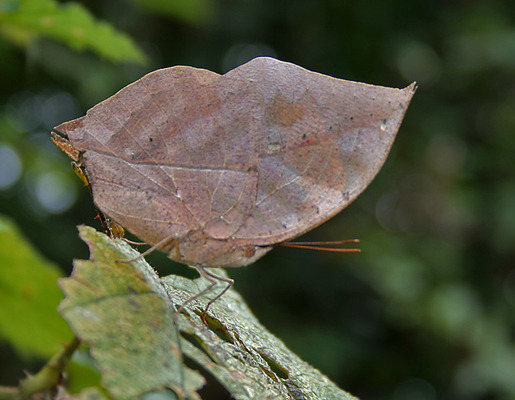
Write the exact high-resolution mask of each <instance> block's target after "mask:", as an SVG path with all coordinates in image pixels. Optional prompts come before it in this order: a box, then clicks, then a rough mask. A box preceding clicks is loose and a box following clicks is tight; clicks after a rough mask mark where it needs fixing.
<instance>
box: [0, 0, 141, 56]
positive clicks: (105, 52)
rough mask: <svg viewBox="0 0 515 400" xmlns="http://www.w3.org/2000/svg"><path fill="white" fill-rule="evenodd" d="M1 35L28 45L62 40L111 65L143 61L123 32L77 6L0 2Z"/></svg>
mask: <svg viewBox="0 0 515 400" xmlns="http://www.w3.org/2000/svg"><path fill="white" fill-rule="evenodd" d="M0 28H1V30H0V32H2V33H3V35H4V36H6V37H7V38H9V39H10V40H11V41H13V42H15V43H17V44H19V45H23V46H27V45H28V44H29V43H30V42H31V41H33V40H34V39H35V38H37V37H48V38H52V39H55V40H58V41H61V42H63V43H65V44H67V45H68V46H70V47H72V48H73V49H76V50H91V51H93V52H96V53H97V54H99V55H100V56H102V57H105V58H106V59H108V60H110V61H114V62H122V61H125V62H137V63H143V62H145V55H144V54H143V53H142V51H141V50H139V49H138V47H137V46H136V45H135V44H134V43H133V42H132V40H131V39H130V38H129V37H128V36H126V35H125V34H123V33H120V32H117V31H116V30H115V29H114V28H113V27H112V26H111V25H109V24H108V23H106V22H102V21H97V20H95V18H94V17H93V16H92V15H91V14H90V13H89V11H88V10H86V9H85V8H84V7H83V6H82V5H80V4H78V3H71V2H70V3H65V4H59V3H57V2H56V1H54V0H18V1H3V2H1V3H0Z"/></svg>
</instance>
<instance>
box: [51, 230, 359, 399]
mask: <svg viewBox="0 0 515 400" xmlns="http://www.w3.org/2000/svg"><path fill="white" fill-rule="evenodd" d="M80 234H81V236H82V238H83V239H84V240H85V241H86V242H87V243H88V245H89V247H90V251H91V261H84V260H79V261H76V263H75V269H74V272H73V274H72V276H71V277H70V278H66V279H63V280H62V281H61V285H62V288H63V290H64V291H65V293H66V300H65V301H63V303H62V305H61V313H62V315H63V316H64V317H65V319H66V320H68V321H69V323H70V325H71V326H72V328H73V330H74V331H75V333H76V334H77V335H78V336H79V338H81V339H82V340H83V341H84V342H86V343H87V344H88V345H89V346H90V347H91V355H92V357H93V358H94V359H95V361H96V363H97V365H98V366H99V369H100V370H101V371H102V374H103V382H104V385H105V387H106V389H107V390H108V391H109V392H110V394H111V395H112V396H114V397H116V398H124V399H128V398H132V397H134V396H138V395H141V394H143V393H146V392H149V391H155V390H159V389H161V388H163V387H170V388H172V389H173V390H174V391H180V390H181V389H182V390H183V393H184V392H186V393H187V395H188V396H190V397H192V398H195V397H196V394H195V393H194V392H193V390H196V388H198V387H199V386H200V383H201V381H200V380H199V377H198V375H196V374H193V371H192V370H190V369H189V368H188V367H186V366H185V365H184V363H183V358H184V359H187V360H189V364H188V365H192V364H193V365H197V366H199V367H202V368H201V371H202V373H203V374H205V375H210V376H213V377H215V379H216V380H218V381H219V383H220V384H221V385H223V386H224V387H225V388H226V389H227V391H228V392H229V393H230V394H231V395H232V396H233V397H234V398H235V399H325V400H331V399H354V397H352V396H351V395H349V394H348V393H346V392H344V391H343V390H341V389H339V388H338V387H336V385H334V383H332V382H331V381H330V380H329V379H328V378H326V377H325V376H324V375H322V374H321V373H320V372H319V371H318V370H316V369H314V368H313V367H311V366H310V365H308V364H306V363H305V362H303V361H302V360H300V359H299V358H298V357H297V356H296V355H295V354H293V353H292V352H291V351H290V350H289V349H288V348H287V347H286V346H285V345H284V344H283V343H282V342H281V341H280V340H279V339H277V338H276V337H274V336H273V335H272V334H271V333H269V332H268V331H267V330H266V329H265V328H264V327H263V326H262V325H260V323H259V321H258V320H257V319H256V318H255V317H254V316H253V315H252V313H251V311H250V310H249V309H248V307H247V306H246V305H245V303H244V301H243V299H242V298H241V297H240V296H239V295H238V294H237V293H236V292H235V291H234V290H232V289H231V290H229V291H228V292H227V293H226V294H225V295H224V296H223V297H222V298H220V299H219V300H217V301H216V302H215V303H214V304H213V305H212V307H211V308H210V311H209V315H208V316H207V318H206V320H207V326H206V325H205V324H204V323H203V322H202V320H201V318H200V314H201V313H202V311H203V310H204V308H205V306H206V304H207V302H208V301H209V299H210V298H212V297H213V296H215V295H216V294H217V293H219V290H220V289H221V288H220V287H216V288H215V289H213V290H212V291H210V292H209V293H208V296H201V297H200V298H198V299H196V300H194V301H191V302H190V303H188V305H187V307H186V308H185V309H184V310H183V313H181V314H179V315H178V318H177V321H176V323H174V315H175V314H174V305H175V306H176V305H177V304H182V303H183V302H184V301H185V300H186V299H188V298H190V297H191V296H193V295H194V294H197V293H199V291H201V290H202V289H203V288H205V287H206V285H207V282H206V281H204V280H203V279H200V278H199V279H196V280H189V279H186V278H184V277H180V276H175V275H170V276H167V277H165V278H163V279H159V278H158V277H157V275H156V274H155V272H154V271H153V270H152V268H151V267H150V266H149V265H148V264H147V263H146V262H145V261H144V260H143V259H140V260H137V261H134V258H135V257H136V256H137V255H138V254H139V253H137V252H136V251H134V250H132V249H131V248H130V246H129V245H128V244H127V243H125V242H123V241H121V240H111V239H109V238H108V237H107V236H105V235H104V234H101V233H98V232H96V231H95V230H93V229H92V228H89V227H80ZM117 260H133V261H132V262H130V263H120V262H117ZM223 273H224V272H223V271H217V274H223ZM172 299H173V301H172ZM179 331H180V334H179ZM178 339H179V341H178ZM182 377H184V378H182ZM185 387H186V388H187V389H186V390H185V389H184V388H185ZM197 398H198V397H197Z"/></svg>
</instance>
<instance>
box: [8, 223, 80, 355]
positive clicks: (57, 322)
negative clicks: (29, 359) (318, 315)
mask: <svg viewBox="0 0 515 400" xmlns="http://www.w3.org/2000/svg"><path fill="white" fill-rule="evenodd" d="M60 276H61V273H60V271H59V268H58V267H57V266H55V265H53V264H51V263H49V262H48V261H46V260H44V259H43V258H42V257H41V256H40V255H39V254H38V253H37V252H36V250H35V249H34V248H33V247H32V246H31V245H30V244H29V243H27V241H26V240H25V239H24V238H23V237H22V236H21V235H20V233H19V232H18V230H17V229H16V227H15V226H14V224H13V223H12V222H11V221H9V220H7V219H6V218H4V217H1V216H0V304H1V306H0V337H1V338H3V339H5V340H7V341H9V342H10V343H11V344H12V345H13V346H14V347H15V348H16V350H17V351H18V352H19V353H20V354H22V355H24V356H42V357H48V356H51V355H53V354H54V353H55V352H57V351H58V350H59V349H60V348H61V343H62V342H65V341H67V340H69V339H70V337H71V332H70V330H69V328H68V326H67V325H66V323H65V322H64V321H63V319H62V318H61V317H60V316H59V314H58V313H57V306H58V304H59V301H60V300H61V299H62V297H63V295H62V293H61V291H60V290H59V288H58V286H57V279H58V278H59V277H60Z"/></svg>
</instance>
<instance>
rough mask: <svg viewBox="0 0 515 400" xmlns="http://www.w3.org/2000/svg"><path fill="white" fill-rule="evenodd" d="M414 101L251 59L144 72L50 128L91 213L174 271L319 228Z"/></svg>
mask: <svg viewBox="0 0 515 400" xmlns="http://www.w3.org/2000/svg"><path fill="white" fill-rule="evenodd" d="M414 91H415V85H414V84H412V85H410V86H409V87H407V88H405V89H402V90H401V89H393V88H386V87H380V86H373V85H366V84H362V83H355V82H350V81H345V80H341V79H336V78H331V77H328V76H325V75H321V74H317V73H313V72H309V71H307V70H305V69H303V68H300V67H298V66H296V65H293V64H289V63H284V62H281V61H277V60H275V59H272V58H256V59H254V60H252V61H250V62H249V63H247V64H244V65H242V66H241V67H239V68H236V69H234V70H232V71H230V72H228V73H227V74H225V75H218V74H216V73H213V72H210V71H207V70H202V69H196V68H191V67H183V66H178V67H172V68H166V69H162V70H158V71H155V72H152V73H150V74H148V75H146V76H144V77H143V78H141V79H140V80H138V81H136V82H134V83H133V84H131V85H129V86H127V87H126V88H124V89H122V90H121V91H119V92H118V93H117V94H115V95H114V96H112V97H110V98H109V99H107V100H105V101H104V102H102V103H100V104H98V105H97V106H95V107H93V108H92V109H90V110H89V111H88V113H87V115H86V116H84V117H82V118H79V119H76V120H73V121H70V122H67V123H64V124H61V125H60V126H58V127H57V128H56V129H57V130H59V131H61V132H63V133H65V134H67V135H68V136H69V138H70V141H71V142H72V144H73V147H74V148H75V149H77V150H79V151H80V152H81V161H82V162H83V164H84V166H85V168H86V170H87V172H88V176H89V178H90V181H91V182H90V183H91V187H92V189H93V196H94V201H95V203H96V205H97V207H98V208H99V209H100V210H101V211H102V212H103V213H105V214H106V215H107V216H109V217H110V218H112V219H113V220H114V221H116V222H117V223H119V224H121V225H122V226H124V227H125V228H126V229H128V230H129V231H131V232H132V233H134V234H135V235H136V236H138V237H140V238H141V239H143V240H144V241H146V242H148V243H151V244H156V243H158V242H159V241H161V240H163V239H164V238H170V242H169V243H167V244H166V245H164V246H162V249H163V250H165V251H169V252H170V257H171V258H172V259H175V260H177V261H180V262H184V263H187V264H190V265H197V266H203V267H236V266H241V265H246V264H249V263H251V262H253V261H255V260H256V259H258V258H259V257H261V256H262V255H263V254H265V253H266V252H267V251H268V250H270V248H271V247H270V246H271V245H273V244H276V243H280V242H283V241H286V240H289V239H292V238H294V237H296V236H298V235H300V234H302V233H304V232H306V231H308V230H310V229H312V228H314V227H315V226H317V225H319V224H321V223H322V222H324V221H326V220H327V219H329V218H331V217H332V216H334V215H335V214H336V213H338V212H339V211H341V210H342V209H343V208H344V207H345V206H347V205H348V204H349V203H350V202H352V201H353V200H354V199H355V198H356V197H357V196H358V195H359V194H360V193H361V192H362V191H363V190H364V189H365V188H366V187H367V185H368V184H369V183H370V181H371V180H372V179H373V178H374V176H375V175H376V174H377V172H378V171H379V169H380V168H381V166H382V165H383V162H384V160H385V158H386V156H387V154H388V152H389V150H390V147H391V145H392V142H393V140H394V138H395V135H396V133H397V130H398V128H399V125H400V123H401V121H402V118H403V116H404V113H405V112H406V109H407V107H408V104H409V102H410V100H411V97H412V96H413V93H414Z"/></svg>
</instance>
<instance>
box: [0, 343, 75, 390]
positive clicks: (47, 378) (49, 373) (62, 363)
mask: <svg viewBox="0 0 515 400" xmlns="http://www.w3.org/2000/svg"><path fill="white" fill-rule="evenodd" d="M79 344H80V341H79V339H78V338H77V337H76V336H75V337H74V338H73V339H72V340H71V341H70V343H68V344H67V345H66V346H64V347H63V348H62V349H61V350H60V351H59V352H58V353H57V354H55V355H54V356H53V357H52V358H51V359H50V360H48V362H47V363H46V364H45V365H44V366H43V368H41V369H40V370H39V372H38V373H37V374H35V375H29V376H27V377H26V378H24V379H22V380H21V381H20V384H19V385H18V386H17V387H12V386H0V400H14V399H25V398H28V397H30V396H32V395H33V394H35V393H40V392H44V391H46V390H49V389H51V388H52V387H54V386H56V385H57V384H58V382H59V379H60V378H61V375H62V372H63V371H64V369H65V367H66V365H67V364H68V361H69V360H70V358H71V356H72V354H73V352H74V351H75V350H76V349H77V347H79Z"/></svg>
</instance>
